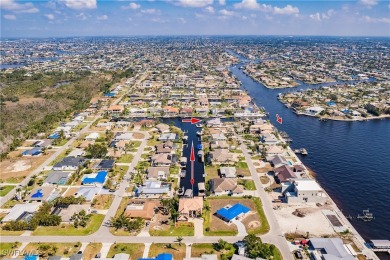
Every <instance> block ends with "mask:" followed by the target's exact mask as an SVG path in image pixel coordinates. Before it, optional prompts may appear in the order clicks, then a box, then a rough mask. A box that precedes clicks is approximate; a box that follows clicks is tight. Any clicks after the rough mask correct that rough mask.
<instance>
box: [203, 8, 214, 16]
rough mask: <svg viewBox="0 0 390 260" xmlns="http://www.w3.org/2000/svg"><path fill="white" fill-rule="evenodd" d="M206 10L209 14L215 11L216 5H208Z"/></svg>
mask: <svg viewBox="0 0 390 260" xmlns="http://www.w3.org/2000/svg"><path fill="white" fill-rule="evenodd" d="M204 10H205V11H206V12H207V13H209V14H213V13H215V10H214V7H212V6H207V7H206V8H205V9H204Z"/></svg>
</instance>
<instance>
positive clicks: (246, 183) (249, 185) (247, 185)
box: [238, 179, 256, 190]
mask: <svg viewBox="0 0 390 260" xmlns="http://www.w3.org/2000/svg"><path fill="white" fill-rule="evenodd" d="M238 184H241V185H243V186H244V188H245V189H246V190H256V185H255V182H254V181H253V180H243V179H240V180H238Z"/></svg>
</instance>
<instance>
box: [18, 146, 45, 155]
mask: <svg viewBox="0 0 390 260" xmlns="http://www.w3.org/2000/svg"><path fill="white" fill-rule="evenodd" d="M41 154H42V148H41V147H34V148H32V149H29V150H26V151H24V152H22V155H23V156H38V155H41Z"/></svg>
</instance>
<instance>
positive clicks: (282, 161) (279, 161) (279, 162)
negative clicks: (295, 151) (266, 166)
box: [270, 154, 289, 168]
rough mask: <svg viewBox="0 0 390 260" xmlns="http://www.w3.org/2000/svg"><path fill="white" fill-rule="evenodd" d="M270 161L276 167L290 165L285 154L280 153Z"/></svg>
mask: <svg viewBox="0 0 390 260" xmlns="http://www.w3.org/2000/svg"><path fill="white" fill-rule="evenodd" d="M270 163H271V165H272V166H273V167H275V168H277V167H280V166H283V165H289V163H288V162H287V160H286V158H285V157H284V156H282V155H279V154H277V155H275V156H274V157H273V158H272V159H271V160H270Z"/></svg>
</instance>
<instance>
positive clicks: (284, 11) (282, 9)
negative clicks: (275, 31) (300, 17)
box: [260, 4, 299, 15]
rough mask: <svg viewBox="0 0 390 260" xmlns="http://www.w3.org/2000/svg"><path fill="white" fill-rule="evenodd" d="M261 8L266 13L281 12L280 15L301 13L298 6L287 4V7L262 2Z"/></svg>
mask: <svg viewBox="0 0 390 260" xmlns="http://www.w3.org/2000/svg"><path fill="white" fill-rule="evenodd" d="M260 10H261V11H262V12H264V13H271V14H280V15H293V14H295V15H297V14H299V9H298V7H295V6H292V5H286V6H285V7H277V6H272V5H266V4H262V5H261V6H260Z"/></svg>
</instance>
